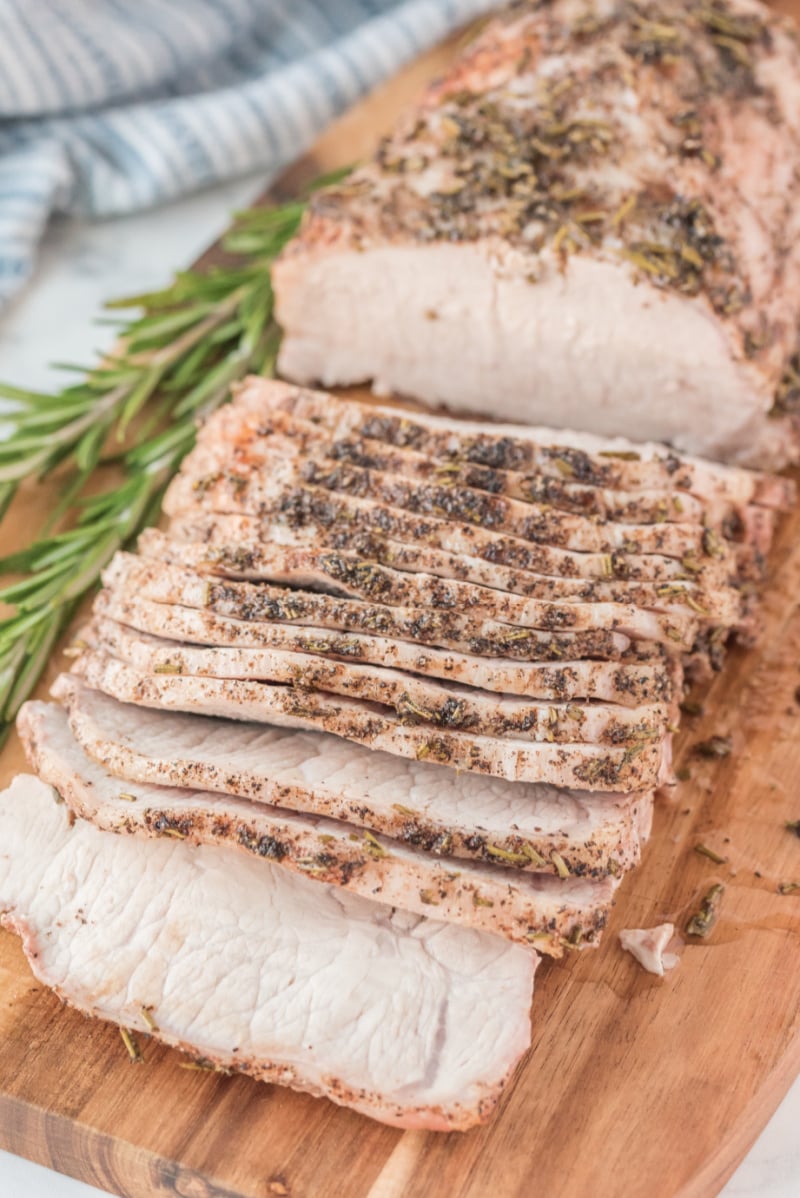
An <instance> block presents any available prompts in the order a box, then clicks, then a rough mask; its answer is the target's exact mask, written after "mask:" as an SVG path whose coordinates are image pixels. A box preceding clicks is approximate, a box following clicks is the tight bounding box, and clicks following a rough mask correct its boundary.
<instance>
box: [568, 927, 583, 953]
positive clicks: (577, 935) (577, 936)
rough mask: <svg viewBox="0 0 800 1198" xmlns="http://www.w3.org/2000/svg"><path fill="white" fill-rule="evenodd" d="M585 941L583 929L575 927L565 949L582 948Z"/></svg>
mask: <svg viewBox="0 0 800 1198" xmlns="http://www.w3.org/2000/svg"><path fill="white" fill-rule="evenodd" d="M582 940H583V928H579V927H577V926H576V927H574V928H573V929H572V931H571V932H570V934H569V936H567V938H566V940H565V941H564V948H580V945H581V941H582Z"/></svg>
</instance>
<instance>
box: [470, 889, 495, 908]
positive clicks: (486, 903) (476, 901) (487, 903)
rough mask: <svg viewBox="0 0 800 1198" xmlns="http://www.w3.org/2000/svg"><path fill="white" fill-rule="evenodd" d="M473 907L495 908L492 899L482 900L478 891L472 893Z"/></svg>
mask: <svg viewBox="0 0 800 1198" xmlns="http://www.w3.org/2000/svg"><path fill="white" fill-rule="evenodd" d="M472 905H473V907H493V906H494V903H493V902H492V900H491V899H485V898H481V896H480V894H479V893H478V891H477V890H475V891H473V893H472Z"/></svg>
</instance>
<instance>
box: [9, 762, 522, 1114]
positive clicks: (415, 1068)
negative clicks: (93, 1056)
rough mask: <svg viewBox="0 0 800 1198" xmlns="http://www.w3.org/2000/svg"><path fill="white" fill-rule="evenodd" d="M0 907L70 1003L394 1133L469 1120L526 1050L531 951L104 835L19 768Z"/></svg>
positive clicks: (256, 872)
mask: <svg viewBox="0 0 800 1198" xmlns="http://www.w3.org/2000/svg"><path fill="white" fill-rule="evenodd" d="M0 910H1V911H2V916H1V917H0V919H2V922H3V923H4V924H5V925H6V926H7V927H9V928H11V929H12V930H14V931H16V932H17V933H18V934H19V935H20V936H21V937H22V942H23V947H24V949H25V953H26V956H27V958H28V961H29V963H30V965H31V968H32V970H33V972H34V973H35V975H36V977H37V978H38V979H39V980H40V981H42V982H43V983H45V984H46V985H47V986H50V987H51V988H52V989H53V990H55V991H56V993H57V994H59V995H60V996H61V997H62V998H63V999H65V1000H66V1001H67V1002H68V1003H69V1004H70V1005H71V1006H73V1007H76V1008H77V1009H78V1010H80V1011H83V1012H84V1013H85V1014H87V1015H95V1016H99V1017H100V1018H102V1019H107V1020H110V1021H112V1022H114V1023H117V1024H119V1025H120V1026H122V1027H125V1028H128V1029H130V1030H132V1031H134V1032H138V1033H140V1034H144V1035H153V1036H154V1037H155V1038H157V1039H159V1040H162V1041H164V1042H165V1043H166V1044H170V1045H173V1046H174V1047H177V1048H180V1049H182V1050H184V1051H186V1052H189V1053H191V1054H192V1055H193V1056H195V1057H201V1058H203V1059H204V1060H205V1061H207V1062H209V1063H212V1064H215V1065H219V1066H221V1067H223V1068H225V1069H235V1070H240V1071H242V1072H244V1073H249V1074H250V1075H251V1076H253V1077H255V1078H259V1079H262V1080H264V1081H269V1082H279V1083H280V1084H282V1085H288V1086H292V1087H293V1088H295V1089H298V1090H305V1091H308V1092H309V1093H311V1094H317V1095H324V1096H326V1097H328V1098H331V1099H333V1101H334V1102H337V1103H340V1104H342V1105H344V1106H349V1107H352V1108H354V1109H355V1110H357V1111H360V1112H362V1113H364V1114H367V1115H370V1116H372V1117H373V1118H376V1119H379V1120H382V1121H383V1122H385V1123H390V1124H393V1125H395V1126H399V1127H424V1128H430V1129H432V1130H439V1131H449V1130H455V1129H465V1128H468V1127H470V1126H472V1125H473V1124H475V1123H479V1122H481V1121H483V1120H485V1119H486V1118H487V1117H488V1116H489V1115H490V1114H491V1112H492V1110H493V1108H494V1107H495V1105H496V1103H497V1101H498V1098H499V1097H500V1094H501V1093H502V1090H503V1087H504V1086H505V1085H506V1083H507V1082H508V1080H509V1078H510V1076H511V1074H512V1072H513V1069H514V1066H515V1064H516V1062H517V1061H518V1060H519V1058H520V1056H521V1055H522V1054H523V1053H524V1052H525V1050H526V1049H527V1047H528V1045H529V1043H530V1021H529V1014H528V1012H529V1006H530V999H531V987H532V982H533V974H534V970H535V967H536V961H537V958H536V956H535V954H533V953H532V952H531V950H529V949H524V948H521V947H519V946H517V945H511V944H508V943H506V942H504V941H503V940H501V939H499V938H498V937H497V936H491V935H487V934H485V933H482V932H477V931H470V930H467V929H464V928H456V927H454V926H452V925H448V924H444V923H441V922H438V921H435V920H430V919H423V918H420V917H419V916H415V915H409V914H407V913H404V912H401V911H396V910H394V909H392V908H391V907H388V906H385V905H383V904H381V903H375V902H368V901H366V900H364V899H361V898H359V897H357V896H355V895H352V894H349V893H348V892H346V891H343V890H341V889H339V888H336V887H331V886H321V885H314V884H312V883H311V882H309V881H307V880H306V879H305V878H302V877H298V876H297V875H296V874H293V873H291V872H290V871H288V870H284V869H280V868H278V867H277V866H275V865H272V864H270V863H269V862H266V861H257V860H253V859H249V858H247V857H244V856H242V855H241V854H240V853H238V852H236V851H235V850H233V849H230V848H223V847H218V846H214V847H206V846H199V847H194V846H191V845H188V844H184V843H183V842H182V841H180V840H176V839H174V838H163V839H158V840H144V839H139V838H136V837H131V836H117V835H114V834H112V833H109V832H104V831H101V830H100V829H98V828H96V827H95V826H94V825H93V824H90V823H88V822H86V821H84V820H75V821H73V820H72V819H71V818H70V813H69V810H68V808H67V807H66V806H65V805H64V804H59V803H58V802H57V801H56V796H55V795H54V793H53V792H52V791H51V789H50V787H48V786H46V785H45V784H44V783H43V782H41V781H39V780H38V779H36V778H34V777H31V776H29V775H20V776H19V777H18V778H16V779H15V781H14V782H13V783H12V785H11V786H10V787H9V788H8V789H7V790H5V791H3V793H2V794H0ZM398 1046H401V1047H402V1051H398Z"/></svg>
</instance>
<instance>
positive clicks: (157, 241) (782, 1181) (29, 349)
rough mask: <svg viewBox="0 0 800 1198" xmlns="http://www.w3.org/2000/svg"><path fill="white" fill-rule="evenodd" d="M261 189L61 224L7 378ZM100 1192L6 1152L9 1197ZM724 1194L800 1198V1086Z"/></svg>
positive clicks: (4, 1191)
mask: <svg viewBox="0 0 800 1198" xmlns="http://www.w3.org/2000/svg"><path fill="white" fill-rule="evenodd" d="M261 189H262V181H261V180H252V179H251V180H249V181H245V182H239V183H235V184H229V185H226V186H224V187H219V188H215V189H214V190H212V191H208V192H206V193H204V194H203V195H200V196H196V197H194V198H193V199H191V200H186V201H183V202H181V203H178V204H173V205H171V206H170V207H169V208H165V209H162V210H160V211H158V212H150V213H145V214H143V215H141V216H137V217H131V218H126V219H122V220H116V221H109V222H106V223H102V224H95V225H82V224H78V223H63V222H62V223H60V224H58V225H56V226H54V227H53V228H52V229H51V231H50V233H49V234H48V236H47V241H46V244H45V246H44V250H43V253H42V257H41V262H40V266H39V269H38V271H37V274H36V277H35V278H34V279H33V280H32V282H31V283H30V285H29V286H28V288H27V289H26V291H25V293H24V294H23V295H22V296H21V297H20V298H19V299H18V300H17V301H16V302H15V303H14V305H13V306H12V307H11V308H10V309H7V310H6V312H5V313H2V314H0V378H2V379H3V380H4V381H7V382H13V383H16V384H18V385H21V386H30V387H37V388H47V387H51V386H53V385H54V384H55V383H56V382H57V379H58V375H57V374H56V373H54V372H53V371H52V369H51V368H50V367H49V365H48V363H50V362H53V361H62V362H64V361H66V362H74V363H88V362H91V361H92V359H93V358H94V356H95V353H96V351H97V350H98V349H103V348H104V347H107V346H108V345H110V344H111V341H112V340H113V336H114V331H113V329H111V328H109V327H104V326H97V325H94V324H93V320H94V319H95V317H96V316H97V315H99V314H100V308H101V304H102V302H103V300H104V299H107V298H109V297H112V296H119V295H125V294H129V293H132V292H137V291H141V290H144V289H148V288H152V287H156V286H159V285H161V284H163V283H164V282H165V281H167V279H168V277H169V275H170V273H171V272H172V270H173V269H175V268H178V267H181V266H183V265H186V264H187V263H189V262H191V261H192V259H193V258H194V257H196V256H197V254H198V253H199V252H200V251H201V250H202V249H203V248H204V247H205V246H206V245H207V244H208V243H209V242H210V241H212V240H213V239H214V238H215V237H216V236H217V235H218V234H219V233H220V231H221V230H222V229H223V228H224V227H225V225H226V224H227V221H228V215H229V213H230V211H231V210H232V209H234V208H236V207H240V206H242V205H244V204H247V203H248V202H249V200H250V199H251V198H252V197H253V196H255V195H256V194H257V193H258V192H259V191H260V190H261ZM99 1193H100V1191H98V1190H95V1189H93V1188H91V1187H90V1186H85V1185H82V1184H80V1183H79V1182H75V1181H72V1180H71V1179H68V1178H63V1177H60V1176H57V1175H56V1174H53V1173H51V1172H50V1171H49V1170H47V1169H43V1168H42V1167H41V1166H38V1165H31V1164H29V1163H28V1162H27V1161H22V1160H20V1159H18V1158H16V1157H12V1156H9V1155H8V1154H6V1153H2V1152H0V1198H91V1196H93V1195H98V1194H99ZM722 1193H723V1195H724V1198H800V1080H799V1081H798V1082H797V1083H796V1084H795V1086H794V1088H793V1089H792V1090H791V1092H790V1093H789V1095H788V1096H787V1097H786V1099H785V1101H784V1102H783V1104H782V1105H781V1107H780V1109H779V1110H778V1112H777V1113H776V1114H775V1116H774V1118H773V1119H772V1120H771V1122H770V1124H769V1126H768V1127H767V1128H766V1130H765V1131H764V1133H763V1134H762V1135H761V1137H760V1138H759V1140H758V1142H757V1143H756V1145H755V1146H754V1148H753V1149H752V1151H751V1152H750V1154H749V1155H748V1157H747V1159H746V1160H745V1161H744V1162H743V1163H742V1165H741V1166H740V1168H739V1169H738V1170H737V1172H736V1174H735V1176H734V1177H733V1178H732V1179H731V1180H730V1182H729V1183H728V1185H727V1186H726V1187H725V1189H724V1190H723V1191H722ZM598 1194H599V1191H598ZM569 1198H586V1196H584V1195H575V1196H572V1195H570V1196H569Z"/></svg>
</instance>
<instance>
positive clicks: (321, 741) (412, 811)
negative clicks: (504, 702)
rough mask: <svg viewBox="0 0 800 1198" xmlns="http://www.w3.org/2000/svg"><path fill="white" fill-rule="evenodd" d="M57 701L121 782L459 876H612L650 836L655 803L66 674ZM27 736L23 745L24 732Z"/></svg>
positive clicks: (86, 747) (83, 743) (82, 740)
mask: <svg viewBox="0 0 800 1198" xmlns="http://www.w3.org/2000/svg"><path fill="white" fill-rule="evenodd" d="M53 694H54V696H55V697H56V698H58V699H59V700H60V701H61V702H62V703H63V704H64V705H65V707H66V710H67V712H68V716H69V722H70V728H71V731H72V734H73V736H74V738H75V740H76V742H77V744H78V745H80V747H81V748H82V749H83V751H84V752H85V753H86V755H87V756H88V757H90V758H92V759H93V760H94V761H96V762H98V763H100V764H101V765H102V766H103V767H104V768H105V769H106V770H108V771H109V772H110V773H111V774H113V775H114V776H115V777H117V778H119V779H120V780H123V781H124V782H129V781H130V782H138V783H152V784H156V785H158V786H159V787H164V788H166V787H169V786H174V787H178V788H180V789H186V788H192V789H195V790H197V789H200V790H204V791H212V792H215V793H222V794H225V795H235V796H239V797H240V798H243V799H249V800H252V801H255V802H257V803H259V804H262V805H264V804H268V805H271V806H276V807H281V808H288V809H291V810H293V811H296V812H305V813H308V814H310V815H315V816H323V817H329V818H332V819H336V820H344V821H347V822H349V823H352V824H355V825H357V826H358V827H360V828H363V829H369V830H371V831H373V832H377V833H379V834H381V835H386V836H388V837H392V838H393V839H395V840H397V841H401V842H403V843H405V844H408V845H413V846H416V847H419V848H422V849H426V850H428V851H429V852H430V853H432V854H433V856H434V857H435V858H437V859H439V860H444V861H449V860H452V859H453V858H455V859H456V861H455V862H453V864H454V865H455V866H456V867H459V864H460V861H463V860H477V861H486V862H489V863H491V864H493V865H497V866H503V867H506V868H509V869H513V870H514V872H518V871H519V870H526V871H528V870H536V871H538V872H546V871H550V872H553V873H556V874H558V873H559V872H560V873H562V874H565V873H566V874H569V875H573V876H577V877H593V878H602V877H604V876H606V875H611V876H615V875H617V874H618V873H619V872H621V871H623V870H625V869H628V868H630V867H631V866H633V865H635V864H636V862H637V861H638V859H639V851H640V845H641V844H642V843H643V842H644V840H646V838H647V836H648V834H649V831H650V821H651V813H652V795H649V794H647V795H634V796H628V795H622V794H609V795H604V794H596V793H591V792H587V791H569V790H557V789H556V788H554V787H548V786H544V785H536V784H527V783H520V784H514V785H512V784H509V783H506V782H502V781H500V780H498V779H490V778H481V777H479V776H477V775H475V774H471V773H469V772H464V773H460V774H459V773H457V772H456V771H454V770H450V769H448V768H446V767H444V766H438V765H434V764H432V763H430V762H427V761H405V760H402V759H400V758H397V757H395V756H394V755H393V754H390V753H381V752H378V751H374V750H373V751H371V750H369V749H366V748H362V747H361V746H358V745H350V744H347V743H345V742H343V741H341V740H340V739H339V738H338V737H334V736H327V735H325V734H324V733H316V732H297V731H286V730H284V729H281V728H274V727H271V728H270V727H267V728H265V727H263V726H260V725H254V724H249V725H248V724H240V723H236V724H227V723H225V722H223V721H221V720H215V719H211V718H208V717H204V716H192V715H183V714H173V713H165V712H158V711H151V710H148V709H147V708H145V707H141V708H139V709H138V710H135V711H134V710H132V709H131V707H130V706H129V705H127V704H123V703H120V702H118V701H117V700H115V699H112V698H109V697H108V696H107V695H103V694H101V693H100V692H99V691H94V690H91V689H89V688H88V687H86V685H85V684H84V683H83V682H82V681H81V680H80V679H79V678H77V677H75V675H73V674H63V675H61V677H60V678H59V679H58V680H57V682H56V684H55V686H54V689H53ZM30 710H31V709H30V708H28V709H26V712H29V711H30ZM29 718H30V717H29V716H28V715H26V717H25V719H26V721H27V720H28V719H29ZM21 730H22V732H23V735H26V734H27V724H26V725H25V726H24V727H23V728H22V729H21ZM33 739H34V740H36V741H41V737H35V736H34V738H33ZM121 789H123V790H126V793H127V788H126V787H125V786H124V785H123V786H122V788H121Z"/></svg>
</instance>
